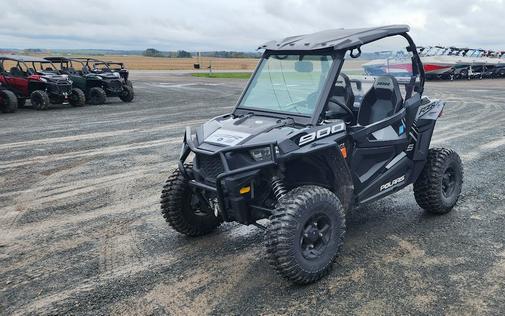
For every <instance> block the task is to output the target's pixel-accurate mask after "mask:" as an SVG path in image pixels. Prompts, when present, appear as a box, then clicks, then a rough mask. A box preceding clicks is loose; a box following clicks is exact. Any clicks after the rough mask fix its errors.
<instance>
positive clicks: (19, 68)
mask: <svg viewBox="0 0 505 316" xmlns="http://www.w3.org/2000/svg"><path fill="white" fill-rule="evenodd" d="M6 69H9V71H7V70H6ZM0 83H2V85H3V86H4V87H5V88H6V89H8V90H10V91H12V92H14V94H15V95H16V96H17V98H18V106H20V107H22V106H24V105H25V102H26V100H27V99H30V102H31V104H32V107H33V108H35V109H37V110H45V109H47V108H48V107H49V104H51V103H52V104H61V103H66V102H68V103H70V104H71V105H73V106H83V105H84V102H85V97H84V92H82V90H80V89H78V88H72V81H71V80H69V79H68V76H67V75H62V74H60V73H59V72H58V71H57V70H56V68H55V67H54V65H53V64H52V63H51V62H50V61H48V60H46V59H42V58H37V57H30V56H17V55H4V56H0Z"/></svg>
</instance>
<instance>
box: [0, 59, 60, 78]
mask: <svg viewBox="0 0 505 316" xmlns="http://www.w3.org/2000/svg"><path fill="white" fill-rule="evenodd" d="M5 61H13V62H16V66H15V67H11V68H17V71H16V73H12V71H13V70H14V69H10V70H7V69H5V66H4V63H5ZM30 64H31V66H32V67H29V65H30ZM37 64H38V65H39V68H40V69H39V71H54V72H56V73H58V71H57V69H56V67H55V66H54V64H53V63H52V62H51V61H50V60H47V59H44V58H37V57H31V56H15V55H14V56H0V73H10V74H11V75H13V76H18V77H21V76H22V77H28V76H31V75H35V74H37V68H38V67H37V66H36V65H37ZM43 64H49V65H50V67H48V68H50V69H47V68H46V69H43V66H42V65H43ZM23 68H24V70H23Z"/></svg>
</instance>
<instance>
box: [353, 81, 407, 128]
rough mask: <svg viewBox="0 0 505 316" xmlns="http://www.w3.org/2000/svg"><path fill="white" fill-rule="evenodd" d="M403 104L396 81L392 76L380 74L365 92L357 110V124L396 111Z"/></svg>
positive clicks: (381, 118)
mask: <svg viewBox="0 0 505 316" xmlns="http://www.w3.org/2000/svg"><path fill="white" fill-rule="evenodd" d="M402 105H403V99H402V95H401V92H400V86H399V85H398V81H397V80H396V78H395V77H393V76H380V77H377V78H376V79H375V82H374V84H373V87H372V88H371V89H370V90H369V91H368V92H367V93H366V94H365V96H364V97H363V101H362V102H361V106H360V109H359V112H358V124H359V125H361V126H367V125H370V124H373V123H376V122H379V121H381V120H383V119H385V118H387V117H390V116H391V115H393V114H395V113H396V112H398V111H399V110H400V109H401V108H402Z"/></svg>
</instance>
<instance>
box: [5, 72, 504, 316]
mask: <svg viewBox="0 0 505 316" xmlns="http://www.w3.org/2000/svg"><path fill="white" fill-rule="evenodd" d="M132 77H133V78H132V79H133V81H134V85H135V89H136V100H135V102H134V103H131V104H124V103H121V102H120V101H119V100H114V99H111V100H110V101H109V102H108V103H107V104H106V105H102V106H86V107H83V108H70V107H68V106H60V107H59V108H53V109H51V110H48V111H45V112H37V111H34V110H31V109H29V108H28V109H22V110H20V111H19V112H17V113H15V114H11V115H0V152H1V155H0V187H1V188H2V189H1V190H0V314H174V315H187V314H208V313H210V314H269V313H280V314H289V315H292V314H306V313H311V314H364V315H368V314H374V315H376V314H431V315H439V314H452V315H461V314H502V313H503V310H505V297H504V296H503V293H504V290H505V233H504V230H503V227H505V217H504V215H505V206H504V205H505V203H504V199H503V196H504V191H505V186H504V185H503V184H504V183H503V179H504V178H505V168H504V167H503V166H504V158H505V157H504V156H505V154H504V150H505V105H504V100H505V89H504V87H505V81H504V80H482V81H469V82H438V83H429V84H428V85H427V88H426V91H427V93H426V94H427V95H430V96H432V97H437V98H443V99H444V100H446V101H448V105H447V107H446V109H445V111H444V116H443V117H442V118H441V119H440V120H439V123H438V125H437V127H436V130H435V135H434V139H433V142H432V146H447V147H451V148H453V149H455V150H457V151H458V152H459V153H460V155H461V157H462V159H463V163H464V166H465V183H464V188H463V193H462V197H461V199H460V201H459V203H458V205H457V207H456V208H455V210H454V211H453V212H452V213H450V214H448V215H444V216H430V215H427V214H426V213H424V212H423V211H422V210H421V209H420V208H419V207H418V206H417V204H416V202H415V200H414V197H413V192H412V189H411V188H410V187H409V188H407V189H404V190H403V191H400V192H398V193H396V194H394V195H392V196H391V197H388V198H386V199H383V200H382V201H380V202H377V203H373V204H370V205H367V206H365V207H361V208H359V209H356V210H353V211H352V212H351V213H350V214H348V219H347V221H348V233H347V238H346V242H345V246H344V249H343V253H342V254H341V256H340V257H339V258H338V260H337V263H336V264H335V267H334V269H333V271H332V272H331V274H330V275H329V276H328V277H327V278H325V279H323V280H322V281H320V282H318V283H316V284H313V285H309V286H303V287H301V286H295V285H292V284H290V283H288V282H287V281H284V280H283V279H281V278H280V277H279V276H277V275H276V274H275V273H274V272H273V270H272V269H271V268H270V267H269V266H268V264H267V261H266V260H265V255H264V249H263V244H262V241H263V233H262V231H261V230H260V229H258V228H255V227H252V226H251V227H246V226H241V225H238V224H225V225H223V226H221V228H220V229H218V231H216V232H215V233H213V234H211V235H210V236H206V237H202V238H193V239H191V238H187V237H184V236H181V235H178V234H176V233H175V232H173V231H172V230H171V229H169V227H168V225H167V224H166V223H165V222H164V221H163V219H162V217H161V215H160V212H159V204H158V203H159V196H160V191H161V187H162V184H163V182H164V180H165V178H166V177H167V175H168V173H169V171H170V169H171V168H173V167H174V165H175V161H176V159H177V154H178V152H179V148H180V141H181V137H182V132H183V128H184V126H186V125H192V126H195V125H197V124H199V123H201V122H203V121H204V120H206V119H208V118H210V117H212V116H215V115H218V114H220V113H223V112H226V111H228V110H230V108H231V106H232V105H233V104H234V103H235V101H236V99H237V97H238V95H239V94H240V92H241V90H242V88H243V86H244V84H245V81H243V80H219V79H204V78H193V77H190V76H189V75H187V74H180V75H177V74H175V73H168V72H134V73H133V74H132ZM202 109H205V110H203V111H202Z"/></svg>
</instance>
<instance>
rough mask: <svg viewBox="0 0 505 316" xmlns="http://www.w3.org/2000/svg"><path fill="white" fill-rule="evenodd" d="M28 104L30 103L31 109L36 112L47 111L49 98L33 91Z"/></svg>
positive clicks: (37, 91) (40, 91)
mask: <svg viewBox="0 0 505 316" xmlns="http://www.w3.org/2000/svg"><path fill="white" fill-rule="evenodd" d="M30 102H31V103H32V107H33V108H34V109H36V110H37V111H41V110H47V108H48V107H49V104H50V101H49V96H48V95H47V93H46V92H45V91H42V90H35V91H33V92H32V94H31V95H30Z"/></svg>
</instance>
